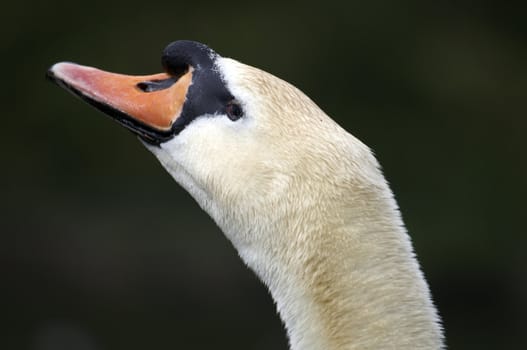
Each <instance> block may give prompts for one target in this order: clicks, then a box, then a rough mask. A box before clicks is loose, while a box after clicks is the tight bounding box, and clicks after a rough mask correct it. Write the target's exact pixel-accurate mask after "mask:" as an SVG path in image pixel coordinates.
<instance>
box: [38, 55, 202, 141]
mask: <svg viewBox="0 0 527 350" xmlns="http://www.w3.org/2000/svg"><path fill="white" fill-rule="evenodd" d="M48 77H49V78H50V79H52V80H54V81H55V82H56V83H57V84H59V85H61V86H62V87H64V88H66V89H67V90H69V91H71V92H72V93H74V94H75V95H77V96H79V97H80V98H82V99H83V100H86V102H88V103H90V104H91V105H93V106H95V107H96V108H97V109H99V110H102V111H103V112H104V113H106V114H108V115H110V116H111V117H113V118H115V119H116V120H118V121H119V122H120V123H121V124H123V125H124V126H125V127H127V128H128V129H130V130H132V131H133V132H134V133H136V134H138V135H140V136H142V138H143V139H145V140H146V141H148V142H152V143H159V142H160V141H163V140H164V139H167V138H169V135H170V131H171V127H172V124H173V123H174V122H175V121H176V119H177V118H178V117H179V116H180V115H181V112H182V110H183V105H184V103H185V99H186V95H187V91H188V88H189V86H190V85H191V83H192V69H190V70H189V71H188V72H186V73H185V74H183V75H182V76H180V77H171V76H170V75H168V74H165V73H160V74H154V75H143V76H130V75H123V74H115V73H110V72H105V71H102V70H99V69H96V68H92V67H86V66H81V65H78V64H74V63H67V62H62V63H57V64H55V65H54V66H53V67H51V69H50V70H49V71H48Z"/></svg>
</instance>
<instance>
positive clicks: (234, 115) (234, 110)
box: [227, 102, 243, 121]
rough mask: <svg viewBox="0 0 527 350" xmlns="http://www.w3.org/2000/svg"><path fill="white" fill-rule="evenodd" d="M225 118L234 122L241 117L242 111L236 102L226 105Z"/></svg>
mask: <svg viewBox="0 0 527 350" xmlns="http://www.w3.org/2000/svg"><path fill="white" fill-rule="evenodd" d="M227 116H228V117H229V119H230V120H232V121H236V120H238V119H240V118H241V117H243V109H242V107H241V106H240V105H239V104H238V103H237V102H229V104H228V105H227Z"/></svg>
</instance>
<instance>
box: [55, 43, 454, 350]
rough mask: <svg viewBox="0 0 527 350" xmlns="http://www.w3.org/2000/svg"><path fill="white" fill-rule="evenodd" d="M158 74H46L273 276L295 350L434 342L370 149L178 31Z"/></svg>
mask: <svg viewBox="0 0 527 350" xmlns="http://www.w3.org/2000/svg"><path fill="white" fill-rule="evenodd" d="M162 64H163V67H164V69H165V72H166V73H161V74H156V75H151V76H138V77H136V76H126V75H119V74H114V73H108V72H104V71H101V70H98V69H95V68H91V67H85V66H80V65H77V64H73V63H57V64H55V65H54V66H53V67H51V68H50V70H49V71H48V77H49V78H51V79H52V80H53V81H55V82H56V83H58V84H59V85H61V86H62V87H64V88H66V89H67V90H69V91H70V92H72V93H74V94H75V95H77V96H78V97H80V98H82V99H83V100H85V101H86V102H88V103H90V104H91V105H93V106H95V107H96V108H98V109H99V110H101V111H102V112H104V113H106V114H107V115H109V116H111V117H112V118H114V119H115V120H117V121H118V122H119V123H120V124H122V125H123V126H124V127H126V128H128V129H129V130H131V131H132V132H133V133H135V134H136V135H138V136H139V138H140V139H141V140H142V142H143V143H144V145H145V146H146V147H147V148H148V149H149V150H150V151H151V152H152V153H153V154H154V155H155V156H156V157H157V158H158V159H159V161H160V162H161V164H162V165H163V166H164V167H165V168H166V170H167V171H168V172H169V173H170V174H171V175H172V177H173V178H174V179H175V180H176V181H177V182H178V183H179V184H180V185H181V186H183V187H184V188H185V189H186V190H187V191H188V192H189V193H190V194H191V195H192V196H193V197H194V198H195V200H196V201H197V202H198V203H199V205H200V206H201V207H202V208H203V210H205V211H206V212H207V213H208V214H209V215H210V216H211V217H212V218H213V219H214V221H215V222H216V223H217V224H218V225H219V227H220V228H221V229H222V231H223V232H224V234H225V236H226V237H227V238H228V239H229V240H230V241H231V242H232V244H233V245H234V247H235V248H236V249H237V250H238V252H239V255H240V257H241V258H242V259H243V261H244V262H245V263H246V264H247V265H248V266H249V267H250V268H251V269H253V270H254V272H255V273H256V274H257V275H258V276H259V278H260V279H261V280H262V281H263V282H264V283H265V285H266V286H267V287H268V288H269V290H270V292H271V295H272V297H273V299H274V300H275V302H276V306H277V310H278V313H279V315H280V317H281V318H282V320H283V322H284V324H285V327H286V329H287V334H288V337H289V344H290V348H291V349H292V350H321V349H324V350H342V349H441V348H443V346H444V345H443V336H442V329H441V326H440V320H439V317H438V315H437V311H436V309H435V307H434V305H433V303H432V301H431V297H430V292H429V289H428V286H427V283H426V282H425V279H424V277H423V274H422V272H421V270H420V267H419V265H418V263H417V261H416V259H415V256H414V253H413V249H412V246H411V243H410V239H409V237H408V235H407V233H406V230H405V228H404V225H403V222H402V220H401V217H400V214H399V210H398V208H397V204H396V202H395V200H394V198H393V195H392V192H391V190H390V189H389V187H388V185H387V183H386V181H385V179H384V177H383V175H382V173H381V171H380V169H379V165H378V163H377V161H376V159H375V158H374V156H373V155H372V152H371V151H370V150H369V148H368V147H367V146H365V145H364V144H363V143H362V142H360V141H359V140H358V139H356V138H355V137H353V136H352V135H351V134H349V133H348V132H346V131H345V130H344V129H342V128H341V127H340V126H339V125H337V124H336V123H335V122H334V121H333V120H332V119H331V118H329V117H328V116H327V115H326V114H325V113H324V112H323V111H322V110H321V109H320V108H319V107H318V106H317V105H316V104H315V103H314V102H313V101H312V100H310V99H309V98H308V97H307V96H305V95H304V94H303V93H302V92H301V91H299V90H298V89H297V88H295V87H293V86H292V85H290V84H288V83H286V82H284V81H282V80H280V79H278V78H276V77H274V76H273V75H271V74H268V73H266V72H264V71H261V70H259V69H256V68H253V67H251V66H248V65H244V64H242V63H240V62H238V61H235V60H233V59H230V58H224V57H222V56H220V55H218V54H217V53H215V52H214V51H213V50H211V49H210V48H208V47H207V46H205V45H203V44H200V43H197V42H192V41H176V42H174V43H171V44H170V45H168V46H167V47H166V49H165V50H164V52H163V56H162Z"/></svg>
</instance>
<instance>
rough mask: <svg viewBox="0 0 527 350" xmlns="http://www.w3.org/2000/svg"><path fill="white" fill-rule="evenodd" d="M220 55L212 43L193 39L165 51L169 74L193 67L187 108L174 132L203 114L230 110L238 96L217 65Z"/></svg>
mask: <svg viewBox="0 0 527 350" xmlns="http://www.w3.org/2000/svg"><path fill="white" fill-rule="evenodd" d="M219 57H220V56H219V55H218V54H217V53H216V52H214V51H213V50H212V49H210V48H209V47H208V46H206V45H204V44H201V43H198V42H195V41H189V40H180V41H175V42H173V43H171V44H169V45H168V46H167V47H166V48H165V50H164V51H163V57H162V59H161V62H162V64H163V67H164V69H165V71H166V72H167V73H168V74H170V75H172V76H175V77H178V76H181V75H183V74H185V73H186V72H187V71H188V70H189V69H190V67H192V69H193V72H192V84H191V85H190V87H189V89H188V91H187V98H186V100H185V103H184V105H183V110H182V112H181V115H180V116H179V117H178V118H177V119H176V121H175V122H174V124H173V125H172V132H173V134H174V135H177V134H179V133H180V132H181V131H182V130H183V129H184V128H185V127H186V126H187V125H188V124H190V123H191V122H192V121H193V120H194V119H196V118H197V117H199V116H202V115H217V114H226V111H227V106H228V105H229V103H230V102H231V101H232V100H234V96H232V94H231V93H230V92H229V90H227V87H226V86H225V82H224V81H223V79H222V78H221V75H220V73H219V72H218V70H217V69H216V67H215V63H216V59H217V58H219Z"/></svg>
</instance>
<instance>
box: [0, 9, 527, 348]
mask: <svg viewBox="0 0 527 350" xmlns="http://www.w3.org/2000/svg"><path fill="white" fill-rule="evenodd" d="M526 4H527V3H526V2H525V1H516V2H515V1H507V2H502V1H497V0H493V1H469V0H465V1H441V2H439V1H438V2H429V3H426V4H425V3H424V2H422V1H408V0H402V1H387V0H373V1H348V2H344V1H332V0H326V1H323V2H315V1H302V2H300V1H299V2H283V1H266V2H265V4H264V3H261V4H252V3H251V4H250V3H249V2H246V1H227V2H225V1H205V0H203V1H200V0H195V1H192V2H184V1H179V2H178V1H170V2H163V1H157V0H151V1H136V0H129V1H127V2H117V1H115V2H114V1H110V0H109V1H89V2H88V1H77V2H75V1H59V0H49V1H46V2H37V1H36V0H35V1H17V2H12V3H10V4H9V5H7V4H6V5H4V10H3V16H2V17H3V19H2V21H1V23H0V26H1V27H2V28H1V29H2V30H1V31H0V36H1V38H2V43H3V44H2V45H1V50H2V54H1V60H2V61H1V63H2V67H3V69H2V84H1V87H0V88H1V89H2V94H1V96H2V101H3V103H2V105H3V112H2V115H3V118H2V126H1V130H2V137H1V141H0V142H1V147H0V156H1V159H2V161H3V166H2V170H1V172H0V180H1V181H0V195H1V198H2V200H1V201H0V206H1V207H0V213H1V214H0V215H1V222H2V229H1V232H0V266H1V267H0V269H1V271H0V272H1V274H0V276H1V280H0V281H1V282H0V283H1V284H0V294H1V295H0V303H1V304H0V308H1V310H2V311H1V320H2V321H3V323H4V325H3V326H2V327H1V328H0V348H1V349H6V350H7V349H15V350H18V349H28V350H48V349H53V350H63V349H77V350H108V349H129V350H134V349H142V350H144V349H156V348H162V349H170V348H173V349H177V348H179V349H209V348H212V347H213V348H221V349H255V350H259V349H262V350H263V349H282V350H286V349H287V341H286V336H285V332H284V330H283V329H282V325H281V323H280V320H279V318H278V316H276V314H275V310H274V305H273V303H272V300H271V298H270V297H269V295H268V294H267V291H266V289H265V288H264V287H263V286H262V285H261V284H260V282H259V281H258V280H257V279H256V278H255V276H254V275H253V274H252V272H251V271H249V270H248V269H247V268H246V267H245V266H244V265H243V263H242V262H241V260H240V259H239V258H238V257H237V254H236V252H235V250H234V249H233V248H232V247H231V245H230V243H229V242H228V241H227V240H226V239H225V238H224V237H223V235H222V233H221V232H220V231H219V230H218V228H216V226H215V225H214V223H213V222H212V221H211V220H210V219H209V218H208V216H207V215H206V214H205V213H203V212H202V211H201V210H200V209H199V207H198V206H197V204H196V203H195V202H194V201H193V199H192V198H191V197H190V196H189V195H187V194H186V193H185V192H184V191H183V190H182V189H181V188H179V187H178V185H177V184H176V183H175V182H174V181H173V180H172V179H171V178H170V177H169V175H168V174H167V173H166V172H165V171H164V170H163V169H162V168H161V166H160V165H159V164H158V163H157V161H156V160H155V159H154V157H153V156H152V155H151V154H149V152H147V151H146V149H144V148H143V146H142V145H141V144H140V143H139V142H138V141H137V140H136V138H135V137H133V136H132V135H131V134H130V133H129V132H128V131H126V130H124V129H123V128H121V127H119V126H118V125H117V124H116V123H115V122H113V121H111V120H110V119H109V118H106V117H104V116H103V115H102V114H100V113H99V112H97V111H95V110H93V109H92V108H91V107H89V106H88V105H86V104H84V103H81V102H80V101H79V100H77V99H74V98H72V96H70V95H68V94H67V93H66V92H65V91H63V90H62V89H59V88H58V87H56V86H54V85H52V84H50V83H49V82H47V81H46V80H45V79H44V73H45V72H46V69H47V68H48V67H49V66H51V65H52V64H53V63H55V62H58V61H63V60H68V61H74V62H79V63H82V64H87V65H93V66H96V67H100V68H102V69H105V70H109V71H115V72H123V73H129V74H148V73H154V72H158V71H160V68H161V67H160V54H161V50H162V49H163V48H164V47H165V45H166V44H168V43H169V42H171V41H174V40H177V39H193V40H198V41H202V42H204V43H206V44H208V45H210V46H211V47H212V48H214V49H215V50H216V51H218V52H219V53H220V54H222V55H224V56H230V57H233V58H236V59H238V60H240V61H242V62H244V63H247V64H250V65H253V66H257V67H260V68H262V69H265V70H267V71H269V72H271V73H273V74H275V75H277V76H279V77H281V78H283V79H285V80H287V81H289V82H291V83H293V84H295V85H296V86H298V87H299V88H300V89H301V90H303V91H304V92H306V93H307V94H308V95H309V96H310V97H311V98H313V99H314V100H315V101H316V102H317V103H318V104H319V105H320V106H321V107H322V108H323V109H324V110H325V111H326V112H327V113H328V114H329V115H331V116H332V117H334V118H335V119H336V120H337V121H338V122H339V123H340V124H342V125H343V126H344V127H345V128H346V129H347V130H349V131H350V132H352V133H353V134H354V135H356V136H357V137H359V138H360V139H361V140H363V141H364V142H365V143H366V144H368V145H369V146H371V147H372V148H373V149H374V150H375V152H376V154H377V156H378V158H379V160H380V162H381V164H382V165H383V167H384V171H385V173H386V176H387V178H388V180H389V181H390V182H391V184H392V188H393V190H394V192H395V194H396V197H397V199H398V201H399V204H400V206H401V209H402V212H403V216H404V218H405V222H406V224H407V226H408V230H409V232H410V234H411V236H412V239H413V242H414V245H415V248H416V251H417V253H418V257H419V260H420V262H421V264H422V266H423V269H424V271H425V273H426V276H427V279H428V281H429V283H430V286H431V289H432V292H433V295H434V300H435V302H436V304H437V305H438V307H439V310H440V314H441V315H442V317H443V320H444V326H445V329H446V337H447V343H448V345H449V347H450V348H452V349H504V348H508V349H527V252H526V250H527V232H526V231H527V229H526V224H525V218H526V217H527V212H526V196H527V164H526V157H525V155H526V151H527V137H525V132H526V127H527V120H526V117H527V113H526V112H527V106H526V103H527V21H526V20H525V13H526V10H527V8H526V7H527V6H526Z"/></svg>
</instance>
